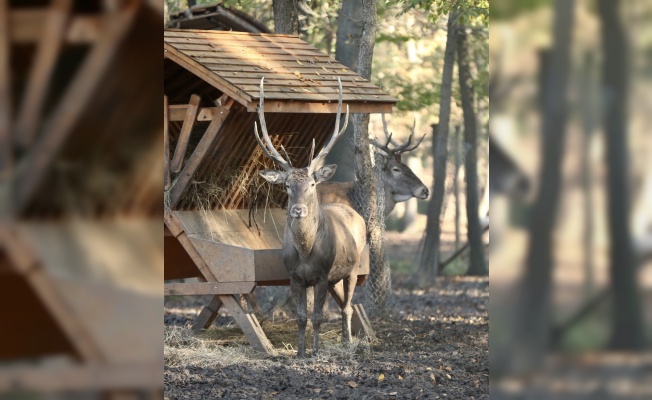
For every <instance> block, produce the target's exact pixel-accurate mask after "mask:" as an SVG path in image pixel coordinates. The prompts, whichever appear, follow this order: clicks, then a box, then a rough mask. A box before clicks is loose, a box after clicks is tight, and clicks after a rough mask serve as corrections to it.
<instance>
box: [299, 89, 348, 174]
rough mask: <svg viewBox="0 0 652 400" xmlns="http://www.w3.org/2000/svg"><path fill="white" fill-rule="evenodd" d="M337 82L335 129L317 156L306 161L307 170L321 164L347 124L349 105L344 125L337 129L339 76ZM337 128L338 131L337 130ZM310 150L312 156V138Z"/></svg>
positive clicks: (340, 94)
mask: <svg viewBox="0 0 652 400" xmlns="http://www.w3.org/2000/svg"><path fill="white" fill-rule="evenodd" d="M337 83H338V84H339V89H340V93H339V96H338V98H337V116H336V117H335V129H333V135H332V136H331V139H330V140H329V141H328V143H327V144H326V146H324V147H323V148H322V149H321V151H320V152H319V154H317V157H315V158H314V159H313V158H312V157H311V160H310V162H309V163H308V170H309V171H311V172H312V171H314V170H315V168H319V167H320V166H321V164H322V163H323V160H324V159H325V158H326V155H328V152H330V151H331V149H332V148H333V146H334V145H335V143H337V140H338V139H339V138H340V136H342V134H343V133H344V131H345V130H346V127H347V126H348V124H349V105H348V104H347V105H346V117H345V119H344V126H342V129H339V127H340V116H341V115H342V80H341V79H340V78H337ZM338 129H339V131H338ZM312 146H313V147H312V150H311V151H310V155H311V156H312V154H313V152H314V149H315V142H314V140H313V144H312Z"/></svg>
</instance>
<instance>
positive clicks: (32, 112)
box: [16, 0, 72, 148]
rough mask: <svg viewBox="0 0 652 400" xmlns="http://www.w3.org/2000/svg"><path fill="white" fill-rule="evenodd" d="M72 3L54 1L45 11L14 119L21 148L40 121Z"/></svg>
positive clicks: (26, 143) (61, 0) (28, 144)
mask: <svg viewBox="0 0 652 400" xmlns="http://www.w3.org/2000/svg"><path fill="white" fill-rule="evenodd" d="M71 6H72V1H71V0H55V1H53V2H52V6H51V7H50V9H49V10H48V13H47V17H46V20H45V24H44V26H43V32H42V33H41V39H40V41H39V45H38V50H37V53H36V57H35V58H34V60H33V62H32V69H31V71H30V74H29V81H28V84H27V89H26V90H25V95H24V96H23V99H22V102H21V106H20V111H19V114H18V120H17V122H16V141H17V142H18V144H19V145H20V146H21V147H23V148H25V147H28V146H30V145H31V144H32V142H33V140H34V136H35V135H36V131H37V129H38V123H39V121H41V118H40V116H41V112H42V110H43V103H44V101H45V96H46V94H47V91H48V88H49V86H50V79H51V77H52V73H53V72H54V67H55V65H56V62H57V57H58V56H59V51H60V49H61V45H62V44H63V41H64V40H65V35H66V30H67V28H68V21H69V18H70V8H71Z"/></svg>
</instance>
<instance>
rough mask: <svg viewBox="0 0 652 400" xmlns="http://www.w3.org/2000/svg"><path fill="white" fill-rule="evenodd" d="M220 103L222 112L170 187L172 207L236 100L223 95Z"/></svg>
mask: <svg viewBox="0 0 652 400" xmlns="http://www.w3.org/2000/svg"><path fill="white" fill-rule="evenodd" d="M220 103H221V104H222V106H221V107H220V113H219V114H218V115H217V116H216V117H215V118H214V119H213V120H212V121H211V123H210V125H209V126H208V128H206V132H204V135H203V136H202V138H201V140H200V141H199V144H198V145H197V147H195V150H194V151H193V153H192V154H191V155H190V158H188V161H187V162H186V165H185V166H184V167H183V171H181V174H180V175H179V176H178V177H177V180H176V181H175V182H174V185H172V188H171V189H170V207H172V208H174V207H175V206H176V205H177V204H178V203H179V200H180V199H181V195H182V194H183V192H185V190H186V188H187V187H188V185H189V184H190V181H191V180H192V177H193V176H194V174H195V171H197V168H198V167H199V164H201V162H202V160H203V159H204V158H205V157H206V155H207V154H208V151H207V150H208V149H209V148H210V147H211V145H212V143H213V141H214V140H215V138H216V137H217V133H218V132H219V130H220V128H221V127H222V124H223V123H224V120H226V117H227V116H228V115H229V111H230V110H231V107H232V106H233V103H234V101H233V99H232V98H230V97H228V96H226V95H223V96H222V98H221V100H220Z"/></svg>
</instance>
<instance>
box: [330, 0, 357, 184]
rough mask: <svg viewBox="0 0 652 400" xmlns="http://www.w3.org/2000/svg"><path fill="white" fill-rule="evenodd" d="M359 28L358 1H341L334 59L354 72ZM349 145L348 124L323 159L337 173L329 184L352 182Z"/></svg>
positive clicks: (351, 129) (352, 172) (353, 167)
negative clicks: (333, 165)
mask: <svg viewBox="0 0 652 400" xmlns="http://www.w3.org/2000/svg"><path fill="white" fill-rule="evenodd" d="M362 28H363V24H362V2H360V0H344V1H343V2H342V8H340V12H339V16H338V18H337V42H336V44H335V59H336V60H337V61H339V62H341V63H342V64H344V65H346V66H347V67H349V68H351V69H352V70H354V71H357V70H358V56H359V53H360V38H361V37H362ZM352 141H353V124H350V125H349V126H348V127H347V128H346V131H345V132H344V134H343V135H342V138H341V139H340V140H338V142H337V143H335V146H333V150H331V152H330V153H328V155H327V156H326V163H327V164H337V171H335V175H333V177H332V178H331V181H335V182H347V181H352V180H353V179H354V178H355V166H354V162H353V160H354V155H353V146H351V142H352Z"/></svg>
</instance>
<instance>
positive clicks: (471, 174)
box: [457, 29, 487, 275]
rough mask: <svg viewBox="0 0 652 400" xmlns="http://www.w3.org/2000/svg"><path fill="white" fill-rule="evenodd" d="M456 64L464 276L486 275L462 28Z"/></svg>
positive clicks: (475, 142) (474, 129)
mask: <svg viewBox="0 0 652 400" xmlns="http://www.w3.org/2000/svg"><path fill="white" fill-rule="evenodd" d="M457 66H458V73H459V80H460V93H461V95H462V111H463V112H464V142H465V144H466V147H467V148H468V149H469V150H468V153H467V154H466V159H465V161H464V172H465V177H466V224H467V229H466V232H467V237H468V241H469V247H470V253H471V254H470V257H469V269H468V271H467V275H486V274H487V266H486V262H485V259H484V246H483V244H482V227H480V218H479V216H478V207H479V200H478V134H477V132H478V126H477V119H476V115H475V108H474V103H473V97H474V96H473V77H472V76H471V68H470V66H469V44H468V35H467V33H466V31H465V30H464V29H460V30H458V32H457Z"/></svg>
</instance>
